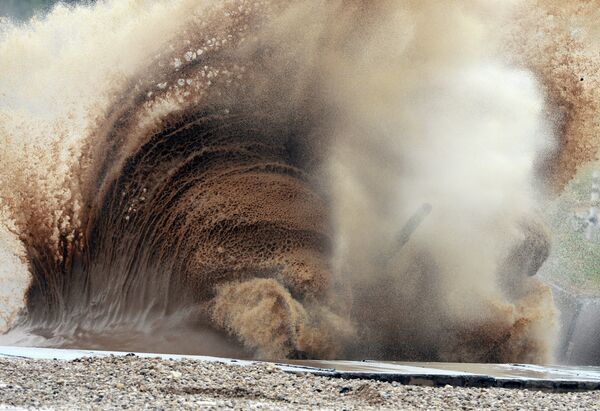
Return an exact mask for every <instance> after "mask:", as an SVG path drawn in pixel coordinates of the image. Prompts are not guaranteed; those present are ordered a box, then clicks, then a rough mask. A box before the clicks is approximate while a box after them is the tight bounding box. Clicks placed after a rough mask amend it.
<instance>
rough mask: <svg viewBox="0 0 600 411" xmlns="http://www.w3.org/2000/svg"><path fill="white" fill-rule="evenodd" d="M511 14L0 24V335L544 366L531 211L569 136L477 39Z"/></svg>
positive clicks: (509, 62)
mask: <svg viewBox="0 0 600 411" xmlns="http://www.w3.org/2000/svg"><path fill="white" fill-rule="evenodd" d="M528 7H529V6H528ZM531 7H533V9H532V10H531V11H527V10H529V9H528V8H527V7H525V6H524V5H523V4H522V3H520V2H515V3H514V4H513V3H512V2H511V3H510V4H509V3H502V2H479V1H469V2H465V3H464V4H460V5H459V4H456V3H454V2H443V7H442V6H441V5H440V4H437V3H436V4H434V3H430V2H422V1H401V2H398V1H391V0H390V1H377V2H375V1H358V0H352V1H328V2H325V1H318V0H305V1H300V2H291V1H284V0H261V1H259V0H257V1H249V0H223V1H217V0H213V1H207V2H202V3H201V4H198V2H196V1H191V0H177V1H150V0H148V1H134V0H128V1H105V2H98V3H97V4H95V5H86V6H78V7H66V6H63V5H59V6H57V7H56V8H55V9H53V11H52V12H51V13H50V14H49V15H48V16H45V17H42V18H39V19H34V20H32V21H30V22H29V23H27V24H25V25H22V26H17V25H14V24H12V23H10V22H3V23H1V25H0V72H1V73H3V74H1V75H0V96H1V98H2V100H1V102H0V138H2V139H3V141H4V149H3V152H2V153H0V154H1V160H2V161H1V163H0V176H1V178H2V181H1V182H2V184H1V187H0V194H1V205H2V209H1V211H2V214H1V215H2V222H3V228H2V230H3V231H0V234H2V236H0V240H2V242H1V243H0V244H1V245H2V249H1V251H2V252H3V253H6V254H7V255H9V256H10V263H7V265H6V266H5V267H8V268H6V273H5V272H4V271H2V272H0V280H2V281H6V282H8V283H10V284H13V285H14V289H13V290H12V291H11V292H10V294H9V296H12V297H10V301H8V300H7V302H5V303H2V300H0V304H2V305H3V307H4V311H3V312H0V315H3V317H2V318H5V317H6V320H5V323H6V326H5V328H7V329H8V328H10V332H9V333H8V334H7V336H9V337H6V338H9V339H10V338H12V340H10V341H13V342H16V343H21V344H24V343H28V342H31V341H34V342H35V343H36V344H46V345H61V346H86V347H95V348H113V349H114V348H120V347H121V348H122V349H125V347H126V348H127V349H139V350H165V351H177V352H191V353H204V354H215V353H216V354H219V355H232V354H231V353H232V352H235V353H237V354H236V355H240V356H259V357H262V358H281V357H300V358H302V357H319V358H333V357H338V358H339V357H378V358H386V359H412V360H417V359H423V360H455V361H494V362H495V361H529V362H544V361H548V360H550V359H551V355H552V341H553V332H554V325H555V324H554V321H555V310H554V306H553V303H552V296H551V294H550V292H549V290H548V288H547V287H546V286H545V285H543V283H541V282H540V281H539V280H537V279H535V278H532V277H529V275H531V274H535V272H537V270H538V269H539V267H540V266H541V264H543V262H544V260H545V258H546V256H547V253H548V248H549V239H548V236H547V233H546V231H545V230H544V228H543V223H541V222H539V221H538V218H539V217H538V215H537V214H538V213H537V210H538V209H539V207H542V206H543V199H544V196H545V193H546V192H547V188H548V187H550V186H557V187H558V186H560V185H561V184H562V183H563V180H564V178H567V177H564V176H567V175H569V173H570V172H571V171H572V170H571V168H572V167H574V165H573V164H575V163H576V164H579V163H581V162H583V161H585V160H586V159H587V158H588V157H585V156H579V157H577V155H575V159H574V160H573V161H574V162H569V165H567V163H565V160H563V159H564V158H566V157H565V156H570V155H571V154H564V153H567V152H569V153H570V152H571V151H572V150H571V149H570V147H571V145H569V144H568V143H563V142H564V141H567V140H568V141H571V140H570V138H571V137H569V138H566V137H561V136H564V135H567V134H569V133H571V132H572V131H569V130H573V127H575V124H579V125H578V126H577V127H583V128H585V127H588V126H586V125H585V124H584V125H581V124H580V122H579V120H577V119H576V118H577V116H576V115H575V114H573V116H572V117H573V118H574V120H572V121H571V122H566V120H565V121H562V120H561V121H562V122H560V121H558V120H556V119H554V118H553V117H551V115H550V114H551V113H554V112H556V110H559V108H558V107H559V106H558V103H557V101H558V100H557V99H556V98H554V97H553V96H554V95H555V94H553V93H557V92H558V91H556V90H555V89H556V88H557V87H558V86H557V83H556V81H555V76H554V75H553V72H552V71H551V70H546V67H547V64H546V63H545V62H544V61H543V60H542V59H541V58H540V57H539V56H534V55H533V54H534V53H532V52H531V51H530V50H521V49H519V50H517V47H513V48H512V49H511V50H509V51H507V50H506V47H503V46H501V45H502V44H505V43H506V41H505V39H506V38H507V36H515V35H516V34H514V33H519V35H521V34H522V33H524V30H525V29H524V27H526V24H525V23H524V22H525V20H524V19H525V18H533V17H531V16H534V15H535V13H537V12H539V10H538V8H536V7H534V6H531ZM539 7H542V6H539ZM523 16H525V17H523ZM507 22H510V24H509V28H510V30H508V29H506V25H507ZM537 24H538V25H543V24H544V21H540V22H538V23H537ZM511 30H513V31H511ZM557 30H558V31H559V32H561V33H562V31H560V30H563V29H560V30H559V29H557ZM552 33H554V32H552ZM552 33H551V34H552ZM548 35H550V34H548ZM530 70H532V71H530ZM544 70H546V71H544ZM532 72H533V73H535V74H532ZM539 73H541V74H539ZM536 76H537V77H536ZM553 81H554V82H553ZM570 107H571V108H570V110H571V111H570V112H571V113H578V112H579V111H578V110H587V109H586V107H588V106H587V105H586V104H582V103H581V101H580V100H573V101H572V105H571V106H570ZM549 113H550V114H549ZM555 120H556V121H555ZM565 124H572V125H565ZM559 125H563V126H561V127H562V128H560V127H559ZM569 127H571V128H569ZM559 128H560V130H562V131H561V132H557V131H556V130H558V129H559ZM560 130H559V131H560ZM565 133H566V134H565ZM555 135H558V136H559V142H560V144H558V145H557V144H556V142H555V140H556V139H555ZM569 135H570V134H569ZM572 138H575V139H579V138H580V137H577V136H575V137H572ZM561 139H562V140H561ZM581 139H584V138H583V137H581ZM557 147H558V149H557ZM540 164H543V166H540ZM570 167H571V168H570ZM556 170H559V171H556ZM561 173H562V174H561ZM559 174H560V176H559ZM423 203H431V204H432V205H433V211H432V213H431V215H430V216H429V217H428V218H427V219H426V220H425V222H424V223H423V224H422V226H421V227H418V229H417V231H416V232H415V234H414V235H413V237H412V238H411V240H410V242H409V243H408V244H407V246H406V247H404V248H402V249H400V250H393V249H392V251H391V254H389V255H388V256H387V257H386V258H381V256H382V253H386V252H387V250H390V244H394V238H395V235H396V234H397V233H398V231H399V230H400V229H401V228H402V226H403V224H404V222H405V221H406V220H407V219H408V218H409V217H410V215H411V214H412V213H413V212H414V211H415V210H416V209H417V208H418V207H419V206H420V205H421V204H423ZM7 261H9V260H8V259H7ZM3 269H4V267H3ZM24 295H26V299H25V300H24V298H23V296H24ZM7 298H8V297H7ZM19 310H20V311H19ZM4 312H6V314H4ZM17 312H20V314H21V315H20V316H17V315H16V313H17ZM4 316H5V317H4ZM0 326H2V324H1V323H0ZM10 336H12V337H10ZM194 345H195V348H194Z"/></svg>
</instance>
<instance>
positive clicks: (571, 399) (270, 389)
mask: <svg viewBox="0 0 600 411" xmlns="http://www.w3.org/2000/svg"><path fill="white" fill-rule="evenodd" d="M222 408H234V409H277V410H280V409H336V410H342V409H345V410H352V409H357V410H358V409H360V410H364V409H394V410H396V409H422V408H425V409H429V410H438V409H439V410H442V409H444V410H447V409H462V410H467V409H482V408H493V409H508V410H517V409H521V410H525V409H527V410H533V409H539V410H544V409H564V410H567V409H568V410H573V409H598V408H600V392H599V391H595V392H580V393H561V394H553V393H544V392H539V391H523V390H508V389H480V388H455V387H450V386H447V387H444V388H430V387H417V386H405V385H400V384H397V383H391V384H390V383H382V382H376V381H361V380H341V379H331V378H324V377H316V376H313V375H295V374H288V373H285V372H283V371H280V370H278V369H276V368H274V367H273V366H271V365H268V364H266V365H265V364H261V365H257V366H236V365H226V364H220V363H208V362H200V361H190V360H181V361H177V360H161V359H147V358H139V357H131V356H129V357H107V358H93V359H92V358H85V359H80V360H75V361H71V362H68V361H51V360H25V359H0V410H14V409H61V410H62V409H65V410H89V409H148V410H166V409H222Z"/></svg>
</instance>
